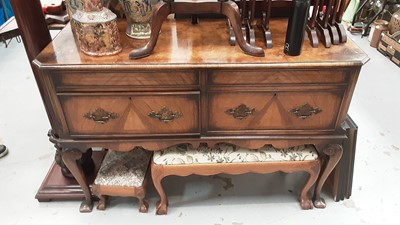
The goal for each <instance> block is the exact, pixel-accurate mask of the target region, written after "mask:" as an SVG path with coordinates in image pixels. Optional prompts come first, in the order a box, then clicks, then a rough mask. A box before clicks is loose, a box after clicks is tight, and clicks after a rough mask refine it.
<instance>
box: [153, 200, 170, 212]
mask: <svg viewBox="0 0 400 225" xmlns="http://www.w3.org/2000/svg"><path fill="white" fill-rule="evenodd" d="M156 214H157V215H166V214H167V204H161V201H158V202H157V210H156Z"/></svg>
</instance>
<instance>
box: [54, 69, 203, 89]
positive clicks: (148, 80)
mask: <svg viewBox="0 0 400 225" xmlns="http://www.w3.org/2000/svg"><path fill="white" fill-rule="evenodd" d="M54 77H55V78H54V79H55V83H56V86H57V87H65V86H115V85H121V86H171V85H199V80H198V76H196V73H195V71H168V72H166V71H158V72H143V71H137V72H135V71H121V72H109V71H103V72H90V73H88V72H75V73H66V72H60V73H58V74H57V75H54Z"/></svg>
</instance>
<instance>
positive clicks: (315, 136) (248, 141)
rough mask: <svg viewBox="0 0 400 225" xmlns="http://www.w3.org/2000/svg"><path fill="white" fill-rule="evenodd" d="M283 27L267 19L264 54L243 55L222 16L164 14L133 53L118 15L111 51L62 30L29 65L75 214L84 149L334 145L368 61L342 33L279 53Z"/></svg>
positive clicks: (341, 137)
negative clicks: (153, 41) (98, 52)
mask: <svg viewBox="0 0 400 225" xmlns="http://www.w3.org/2000/svg"><path fill="white" fill-rule="evenodd" d="M286 25H287V22H286V20H284V19H282V20H280V19H275V20H273V21H271V32H272V38H273V43H274V47H273V48H272V49H266V48H265V46H263V38H262V35H261V32H257V33H256V39H257V41H256V45H257V46H263V48H264V51H265V53H266V56H265V57H252V56H248V55H245V54H243V53H242V52H241V50H240V48H239V47H238V46H230V45H229V42H228V41H229V35H228V27H227V23H226V21H225V20H207V19H202V20H201V21H200V23H199V24H197V25H192V24H191V23H190V20H172V19H170V20H168V21H166V22H164V24H163V26H162V29H161V33H160V35H159V39H158V43H157V46H156V47H155V49H154V52H153V54H152V55H151V56H149V57H147V58H143V59H139V60H129V59H128V54H129V52H130V51H131V50H132V49H136V48H140V47H142V46H143V45H144V44H146V40H134V39H130V38H128V37H127V36H126V35H125V34H124V31H125V27H126V23H125V22H124V21H119V28H120V34H121V41H122V46H123V51H122V52H121V53H119V54H118V55H115V56H104V57H92V56H87V55H85V54H83V53H82V52H80V51H79V48H78V47H77V45H76V43H75V41H74V37H73V34H72V32H71V29H70V27H67V28H66V29H64V30H62V31H61V33H60V34H59V35H58V36H57V37H56V38H55V39H54V40H53V42H52V43H51V44H50V45H48V46H47V47H46V48H45V49H44V50H43V51H42V52H41V53H40V54H39V55H38V57H37V58H36V59H35V60H34V64H35V65H36V66H37V67H38V69H39V70H40V71H41V76H40V78H39V79H38V82H41V85H39V86H40V87H42V88H43V89H44V90H43V91H42V93H44V94H43V96H42V98H43V101H44V103H45V107H46V110H47V113H48V116H49V120H50V122H51V126H52V127H51V132H50V133H49V136H50V140H51V141H52V142H53V143H54V144H55V146H56V148H57V149H58V151H59V152H60V153H61V156H62V158H63V159H64V162H65V164H66V166H67V168H68V169H69V170H70V171H71V173H72V174H73V175H74V177H75V178H76V180H77V181H78V183H79V184H80V186H81V187H82V190H83V193H84V196H85V201H84V202H83V204H82V206H81V211H90V210H91V206H92V198H91V192H90V188H89V187H88V183H87V182H86V178H85V174H84V172H83V171H82V167H81V164H80V162H81V160H80V159H81V157H82V155H85V154H84V153H85V152H88V150H90V149H91V148H94V147H98V148H106V149H113V150H116V151H129V150H131V149H133V148H134V147H135V146H142V147H144V148H145V149H148V150H159V149H163V148H166V147H168V146H171V145H174V144H178V143H191V144H193V145H194V146H196V145H199V144H200V143H207V144H209V145H214V144H216V143H218V142H229V143H232V144H237V145H240V146H243V147H249V148H259V147H261V146H263V145H265V144H272V145H274V146H275V147H278V148H285V147H290V146H295V145H302V144H314V145H315V146H316V148H317V149H318V151H319V152H320V154H321V155H323V154H324V149H327V148H328V147H329V146H332V145H340V146H342V145H344V144H345V143H346V141H347V133H348V132H346V129H345V128H344V127H343V124H344V121H345V119H346V117H347V111H348V108H349V105H350V101H351V98H352V94H353V91H354V89H355V86H356V82H357V78H358V75H359V73H360V69H361V67H362V65H363V64H364V63H366V62H367V61H368V59H369V58H368V57H367V55H366V54H365V53H363V52H362V51H361V50H360V49H359V48H358V47H357V46H356V45H355V44H354V43H353V42H352V41H351V40H349V41H348V42H347V43H345V44H341V45H337V46H332V47H331V48H329V49H327V48H324V47H323V46H320V47H319V48H312V47H311V46H310V44H309V42H308V40H305V43H304V45H303V51H302V54H301V56H298V57H291V56H286V55H285V54H284V53H283V45H284V38H285V32H286ZM345 154H346V153H345ZM353 160H354V158H353ZM343 168H344V167H343ZM346 168H347V167H346ZM346 170H348V169H344V172H343V171H342V173H346ZM338 180H340V178H339V179H335V181H334V182H336V184H335V183H334V184H333V186H335V185H336V189H338V188H337V186H338V185H337V182H339V181H338ZM345 185H348V182H347V183H346V184H345ZM334 195H335V194H334ZM341 198H342V197H339V199H341Z"/></svg>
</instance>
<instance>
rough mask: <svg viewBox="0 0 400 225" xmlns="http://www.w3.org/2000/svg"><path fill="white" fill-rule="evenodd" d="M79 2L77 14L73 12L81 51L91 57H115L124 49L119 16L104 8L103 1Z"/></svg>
mask: <svg viewBox="0 0 400 225" xmlns="http://www.w3.org/2000/svg"><path fill="white" fill-rule="evenodd" d="M70 1H75V3H76V2H77V1H79V3H78V4H76V5H81V6H82V7H81V8H80V7H77V8H76V10H75V12H72V13H73V15H72V22H73V23H74V27H73V32H75V37H76V41H77V42H78V45H79V48H80V50H81V51H82V52H83V53H85V54H87V55H91V56H103V55H114V54H117V53H119V52H121V50H122V47H121V43H120V37H119V32H118V27H117V21H116V18H117V16H116V15H115V14H114V13H113V12H111V11H110V10H109V9H107V8H105V7H103V1H102V0H70Z"/></svg>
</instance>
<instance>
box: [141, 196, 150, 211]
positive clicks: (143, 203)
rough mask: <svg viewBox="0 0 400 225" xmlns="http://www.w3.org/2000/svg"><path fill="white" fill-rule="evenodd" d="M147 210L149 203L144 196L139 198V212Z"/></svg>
mask: <svg viewBox="0 0 400 225" xmlns="http://www.w3.org/2000/svg"><path fill="white" fill-rule="evenodd" d="M148 210H149V203H148V202H147V201H146V199H144V198H139V212H141V213H147V211H148Z"/></svg>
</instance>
